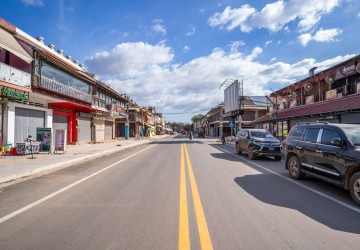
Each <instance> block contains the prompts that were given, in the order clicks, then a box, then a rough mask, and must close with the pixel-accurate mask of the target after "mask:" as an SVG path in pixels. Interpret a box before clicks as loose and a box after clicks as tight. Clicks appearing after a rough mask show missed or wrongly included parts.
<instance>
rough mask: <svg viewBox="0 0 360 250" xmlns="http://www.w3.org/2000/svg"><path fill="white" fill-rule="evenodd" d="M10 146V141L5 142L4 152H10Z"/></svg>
mask: <svg viewBox="0 0 360 250" xmlns="http://www.w3.org/2000/svg"><path fill="white" fill-rule="evenodd" d="M11 147H12V143H5V152H6V153H10V149H11Z"/></svg>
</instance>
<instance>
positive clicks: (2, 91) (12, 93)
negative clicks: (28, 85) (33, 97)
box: [0, 87, 29, 101]
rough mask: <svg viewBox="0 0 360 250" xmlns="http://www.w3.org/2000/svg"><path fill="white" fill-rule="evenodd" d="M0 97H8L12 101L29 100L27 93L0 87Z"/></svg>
mask: <svg viewBox="0 0 360 250" xmlns="http://www.w3.org/2000/svg"><path fill="white" fill-rule="evenodd" d="M0 96H4V97H8V98H9V99H12V100H22V101H25V100H29V93H28V92H25V91H19V90H16V89H11V88H9V87H0Z"/></svg>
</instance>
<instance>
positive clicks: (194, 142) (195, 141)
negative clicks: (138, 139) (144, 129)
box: [150, 140, 204, 144]
mask: <svg viewBox="0 0 360 250" xmlns="http://www.w3.org/2000/svg"><path fill="white" fill-rule="evenodd" d="M183 143H185V144H204V143H203V142H202V141H197V140H191V141H190V140H185V141H184V140H166V141H164V140H161V141H159V140H156V141H155V140H154V141H152V142H150V144H183Z"/></svg>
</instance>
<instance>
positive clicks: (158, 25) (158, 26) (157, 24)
mask: <svg viewBox="0 0 360 250" xmlns="http://www.w3.org/2000/svg"><path fill="white" fill-rule="evenodd" d="M153 23H154V25H153V26H152V30H153V31H155V32H156V33H161V34H163V35H166V28H165V26H164V25H163V24H162V20H159V19H155V20H153Z"/></svg>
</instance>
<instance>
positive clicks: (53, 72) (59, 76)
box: [40, 61, 92, 94]
mask: <svg viewBox="0 0 360 250" xmlns="http://www.w3.org/2000/svg"><path fill="white" fill-rule="evenodd" d="M40 63H41V65H42V67H41V74H42V76H44V77H46V78H49V79H52V80H55V81H57V82H59V83H62V84H64V85H67V86H70V87H72V88H75V89H77V90H81V91H83V92H85V93H87V94H90V93H91V91H92V87H91V86H90V84H88V83H86V82H84V81H82V80H80V79H78V78H75V77H74V76H71V75H69V74H68V73H65V72H63V71H61V70H59V69H57V68H55V67H53V66H51V65H50V64H48V63H46V62H44V61H42V62H40Z"/></svg>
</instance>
